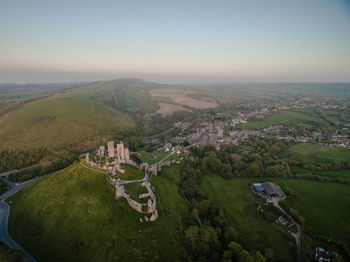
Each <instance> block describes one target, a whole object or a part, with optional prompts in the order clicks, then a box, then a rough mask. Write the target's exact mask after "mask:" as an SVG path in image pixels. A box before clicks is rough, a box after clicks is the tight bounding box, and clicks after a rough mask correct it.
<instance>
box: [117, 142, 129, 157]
mask: <svg viewBox="0 0 350 262" xmlns="http://www.w3.org/2000/svg"><path fill="white" fill-rule="evenodd" d="M116 158H117V161H118V162H125V160H129V159H130V152H129V149H128V148H127V147H124V144H123V141H120V143H119V144H117V153H116Z"/></svg>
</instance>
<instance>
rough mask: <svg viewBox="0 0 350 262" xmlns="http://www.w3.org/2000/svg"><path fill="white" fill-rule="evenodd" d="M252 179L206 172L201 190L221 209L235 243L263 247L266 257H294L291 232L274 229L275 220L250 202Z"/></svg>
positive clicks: (251, 197) (256, 247)
mask: <svg viewBox="0 0 350 262" xmlns="http://www.w3.org/2000/svg"><path fill="white" fill-rule="evenodd" d="M254 181H256V180H254V179H250V178H248V179H230V180H225V179H223V178H221V177H219V176H214V175H213V176H206V177H205V178H204V180H203V182H202V184H201V188H202V190H204V192H205V193H206V194H208V196H209V197H210V198H211V199H212V200H213V201H214V203H215V205H216V206H217V207H219V208H221V209H224V211H225V215H226V217H227V219H228V222H229V224H230V225H232V226H233V227H234V228H235V229H236V230H237V232H238V233H239V237H240V239H239V243H240V244H242V246H243V247H244V248H245V249H249V250H254V249H258V250H261V251H263V253H264V254H265V256H266V257H267V258H268V259H269V260H270V261H295V250H296V247H295V242H294V239H293V238H291V236H289V235H287V234H285V233H282V232H281V231H279V230H278V229H277V224H275V223H271V222H268V221H267V220H265V219H264V218H263V216H262V215H261V214H260V213H259V211H258V210H257V209H256V207H255V205H254V202H255V200H254V197H255V196H254V194H253V193H252V191H251V190H250V185H251V183H253V182H254Z"/></svg>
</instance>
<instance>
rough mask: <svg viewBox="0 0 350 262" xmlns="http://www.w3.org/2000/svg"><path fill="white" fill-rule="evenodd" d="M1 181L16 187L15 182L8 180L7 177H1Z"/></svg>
mask: <svg viewBox="0 0 350 262" xmlns="http://www.w3.org/2000/svg"><path fill="white" fill-rule="evenodd" d="M0 181H1V182H3V183H4V184H5V185H7V186H9V187H14V186H15V184H14V183H12V182H11V181H8V180H7V179H5V178H3V177H0Z"/></svg>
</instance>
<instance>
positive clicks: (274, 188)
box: [261, 182, 284, 197]
mask: <svg viewBox="0 0 350 262" xmlns="http://www.w3.org/2000/svg"><path fill="white" fill-rule="evenodd" d="M261 185H262V186H263V188H264V191H265V194H266V195H267V196H270V197H283V196H284V194H283V191H282V189H281V188H280V186H279V185H276V184H274V183H272V182H264V183H262V184H261Z"/></svg>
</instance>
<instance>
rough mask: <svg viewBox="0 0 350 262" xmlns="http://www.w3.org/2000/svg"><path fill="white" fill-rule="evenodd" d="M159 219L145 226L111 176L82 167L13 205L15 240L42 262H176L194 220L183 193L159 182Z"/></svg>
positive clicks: (27, 192)
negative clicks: (119, 196)
mask: <svg viewBox="0 0 350 262" xmlns="http://www.w3.org/2000/svg"><path fill="white" fill-rule="evenodd" d="M152 185H154V186H155V188H156V191H157V208H158V211H159V214H160V216H159V218H158V219H157V220H156V221H155V222H150V223H145V222H144V223H141V222H140V221H139V218H140V214H139V213H137V212H136V211H134V210H133V209H131V208H130V207H129V206H128V204H127V202H126V201H125V200H124V199H123V200H118V201H116V200H115V199H114V189H113V187H112V186H111V185H110V184H109V183H108V182H107V179H106V176H105V175H102V174H100V173H96V172H94V171H91V170H89V169H86V168H84V167H82V166H80V165H79V164H78V163H76V164H73V165H72V166H70V167H68V168H66V169H64V170H62V171H60V172H58V173H56V174H54V175H51V176H49V177H47V178H45V179H43V180H41V181H38V182H36V183H35V184H33V185H31V186H29V187H28V188H27V189H25V190H23V191H22V192H19V193H18V194H16V195H14V197H13V198H12V199H11V201H12V204H11V212H10V220H9V231H10V234H11V235H12V236H13V237H14V239H15V240H16V241H18V242H19V243H20V244H21V245H22V246H23V247H24V248H25V249H27V250H28V251H29V252H30V253H31V254H32V255H33V256H34V257H36V258H37V259H38V260H39V261H154V260H160V261H170V260H176V259H180V258H181V256H182V254H183V247H182V244H181V243H182V232H183V229H182V226H183V220H184V218H185V217H186V216H187V215H188V212H189V211H188V210H187V207H186V204H185V202H184V200H183V199H182V198H181V196H180V195H179V194H178V187H177V186H176V185H174V184H173V183H172V182H171V181H170V180H168V179H167V178H165V177H154V179H152Z"/></svg>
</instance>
